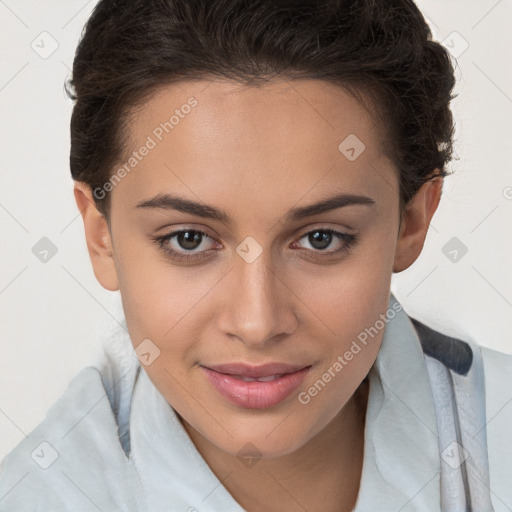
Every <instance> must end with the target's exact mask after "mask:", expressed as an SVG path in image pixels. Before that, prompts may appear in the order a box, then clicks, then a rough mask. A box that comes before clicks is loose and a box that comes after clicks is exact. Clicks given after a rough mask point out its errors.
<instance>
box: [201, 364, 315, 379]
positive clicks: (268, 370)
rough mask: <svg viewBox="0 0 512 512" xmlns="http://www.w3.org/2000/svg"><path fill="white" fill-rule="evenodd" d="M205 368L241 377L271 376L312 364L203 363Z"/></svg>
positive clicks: (292, 371) (291, 371) (294, 370)
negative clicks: (207, 364) (253, 364)
mask: <svg viewBox="0 0 512 512" xmlns="http://www.w3.org/2000/svg"><path fill="white" fill-rule="evenodd" d="M202 366H204V367H205V368H209V369H210V370H213V371H216V372H219V373H227V374H229V375H240V376H241V377H252V378H257V377H269V376H271V375H284V374H286V373H294V372H297V371H299V370H302V369H304V368H307V367H309V366H311V365H305V364H288V363H267V364H262V365H260V366H252V365H248V364H245V363H228V364H219V365H209V366H206V365H202Z"/></svg>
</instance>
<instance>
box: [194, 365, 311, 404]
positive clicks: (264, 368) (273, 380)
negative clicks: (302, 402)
mask: <svg viewBox="0 0 512 512" xmlns="http://www.w3.org/2000/svg"><path fill="white" fill-rule="evenodd" d="M200 368H201V370H203V372H204V373H205V375H206V377H207V379H208V381H209V382H210V383H211V384H212V385H213V387H214V388H215V389H216V390H217V391H218V392H219V393H220V394H221V395H222V396H224V397H225V398H227V399H228V400H229V401H230V402H232V403H234V404H235V405H238V406H239V407H244V408H249V409H266V408H269V407H272V406H274V405H277V404H278V403H280V402H282V401H283V400H284V399H285V398H286V397H287V396H289V395H290V394H291V393H292V392H293V391H295V390H296V389H297V388H298V387H299V386H300V385H301V383H302V382H303V380H304V378H305V377H306V374H307V373H308V371H309V369H310V368H311V365H310V366H304V365H290V364H285V363H268V364H265V365H261V366H249V365H246V364H242V363H233V364H223V365H215V366H213V365H210V366H208V367H206V366H201V367H200ZM244 379H247V380H244Z"/></svg>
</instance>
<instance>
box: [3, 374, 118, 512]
mask: <svg viewBox="0 0 512 512" xmlns="http://www.w3.org/2000/svg"><path fill="white" fill-rule="evenodd" d="M125 465H126V457H125V453H124V451H123V450H122V447H121V445H120V440H119V436H118V425H117V422H116V416H115V414H114V411H113V410H112V406H111V402H110V400H109V396H108V394H107V390H106V389H105V378H104V376H103V375H102V373H101V371H100V370H99V369H98V368H95V367H92V366H89V367H86V368H84V369H82V370H81V371H80V372H79V373H78V374H77V375H76V376H75V377H74V378H73V380H72V381H71V383H70V384H69V386H68V388H67V389H66V391H65V392H64V393H63V395H62V396H61V397H60V398H59V399H58V400H57V402H55V403H54V404H53V405H52V407H51V408H50V409H49V410H48V412H47V414H46V416H45V418H44V420H43V421H42V422H41V423H40V424H39V425H38V426H37V427H36V428H35V429H34V430H33V431H32V432H30V434H29V435H28V436H26V437H25V439H23V440H22V441H21V442H20V443H19V444H18V445H17V446H16V447H15V448H14V449H13V450H12V451H11V452H10V453H9V454H8V455H7V456H6V457H5V458H4V459H3V460H2V462H1V463H0V500H1V501H0V505H1V506H0V508H1V507H3V506H5V507H7V508H6V510H9V511H12V512H18V511H19V512H21V511H24V512H30V511H32V510H42V508H40V507H41V506H44V507H43V508H44V509H45V510H54V511H60V510H72V509H80V506H76V507H73V506H72V504H73V503H75V504H77V505H78V504H79V503H82V501H81V500H86V501H88V502H89V504H90V501H89V500H90V499H92V500H93V501H94V498H96V499H97V500H98V501H99V502H101V503H104V504H106V505H109V506H110V505H112V503H108V502H106V501H105V497H104V496H100V495H99V494H98V492H99V488H101V483H102V481H103V478H104V477H105V476H106V474H105V469H106V468H107V467H108V468H109V471H110V468H111V471H110V473H111V474H112V475H115V474H116V472H118V474H119V475H121V474H122V473H123V472H124V471H125V469H124V466H125ZM99 470H101V471H99ZM84 489H85V490H84ZM86 498H87V499H86ZM84 503H85V502H84ZM68 505H69V507H68ZM2 510H4V509H3V508H2Z"/></svg>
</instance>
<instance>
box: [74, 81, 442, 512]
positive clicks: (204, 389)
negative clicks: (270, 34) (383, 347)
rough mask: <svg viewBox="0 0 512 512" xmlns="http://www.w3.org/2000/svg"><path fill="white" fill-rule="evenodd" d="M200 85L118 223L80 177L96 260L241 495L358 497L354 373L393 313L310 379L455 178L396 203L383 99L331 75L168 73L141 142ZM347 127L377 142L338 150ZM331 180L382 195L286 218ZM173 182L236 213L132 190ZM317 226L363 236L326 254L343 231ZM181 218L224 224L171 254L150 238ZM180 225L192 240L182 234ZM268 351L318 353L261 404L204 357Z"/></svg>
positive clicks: (342, 501)
mask: <svg viewBox="0 0 512 512" xmlns="http://www.w3.org/2000/svg"><path fill="white" fill-rule="evenodd" d="M190 96H194V97H195V98H196V99H197V101H198V105H197V106H196V107H195V108H194V109H193V110H192V111H191V113H190V114H188V115H187V116H185V118H184V119H182V120H180V123H179V124H178V125H177V126H175V128H174V129H173V131H172V132H170V133H169V134H166V135H165V136H164V138H163V140H162V141H161V142H160V143H159V144H158V145H157V147H156V148H154V149H153V150H152V151H150V153H149V154H148V155H147V156H146V157H144V159H143V160H142V161H141V162H140V163H138V165H137V167H136V169H135V170H133V171H132V172H131V173H130V174H128V175H127V176H126V177H125V178H124V179H123V180H122V181H121V182H120V183H119V184H117V185H116V187H115V188H114V190H113V191H112V193H111V215H110V229H109V225H108V223H107V221H106V219H105V218H104V217H103V216H102V215H101V214H100V213H99V212H98V210H97V209H96V207H95V205H94V201H93V199H92V195H91V191H90V190H89V188H88V187H87V186H86V185H84V184H83V183H76V184H75V191H74V193H75V198H76V202H77V205H78V207H79V209H80V211H81V213H82V217H83V221H84V226H85V234H86V238H87V246H88V250H89V254H90V257H91V260H92V264H93V269H94V273H95V275H96V277H97V279H98V281H99V282H100V283H101V285H102V286H103V287H104V288H106V289H107V290H120V292H121V296H122V301H123V307H124V312H125V316H126V321H127V325H128V329H129V332H130V336H131V339H132V342H133V345H134V347H137V346H138V345H139V343H141V342H142V340H144V339H147V338H149V339H150V340H151V341H152V342H153V343H154V344H155V345H156V346H158V348H159V349H160V351H161V353H160V356H159V357H158V358H156V359H155V360H154V362H153V363H152V364H151V365H149V366H146V367H144V370H145V371H146V372H147V373H148V375H149V377H150V379H151V380H152V382H153V383H154V385H155V386H156V387H157V389H158V390H159V391H160V392H161V393H162V395H163V396H164V397H165V398H166V399H167V401H168V402H169V403H170V404H171V405H172V406H173V408H174V409H175V410H176V412H177V413H178V414H179V417H180V419H181V421H182V424H183V426H184V427H185V429H186V430H187V432H188V434H189V435H190V437H191V439H192V440H193V442H194V444H195V445H196V447H197V449H198V450H199V452H200V453H201V454H202V456H203V457H204V459H205V460H206V461H207V463H208V464H209V465H210V467H211V468H212V470H213V471H214V472H215V473H216V475H217V476H218V477H219V479H221V481H222V483H223V485H224V486H225V487H226V488H227V489H228V491H229V492H230V493H231V494H232V496H233V497H234V498H235V499H236V500H237V501H238V502H239V503H240V504H241V506H242V507H244V508H245V509H246V510H248V511H249V512H262V511H265V512H273V511H277V510H287V511H289V512H294V511H299V510H300V511H303V510H304V509H306V510H309V511H316V510H322V511H324V512H325V511H332V512H334V511H336V512H340V511H345V510H346V511H349V510H352V509H353V507H354V504H355V502H356V499H357V493H358V489H359V482H360V477H361V467H362V458H363V452H364V421H365V417H364V415H365V411H366V404H367V397H368V386H367V382H364V383H363V384H362V386H361V388H360V391H359V392H358V393H357V394H355V391H356V389H357V388H358V387H359V386H360V384H361V382H362V381H363V379H364V378H365V376H366V375H367V373H368V371H369V370H370V368H371V366H372V364H373V362H374V361H375V358H376V356H377V353H378V351H379V348H380V344H381V341H382V335H383V333H384V331H383V330H381V331H380V332H379V334H378V335H376V336H375V337H374V338H373V339H372V340H371V342H370V343H368V344H367V346H365V347H364V348H363V350H362V351H361V352H360V353H359V354H357V356H354V358H353V359H352V360H351V361H350V362H349V363H348V364H347V366H346V367H345V368H344V369H343V371H342V372H340V373H339V374H337V375H336V377H335V378H333V379H332V380H331V382H329V383H328V384H327V385H326V386H325V388H324V389H323V390H322V391H321V392H320V393H318V395H317V396H315V397H314V398H312V399H311V401H310V402H309V403H308V404H306V405H304V404H302V403H300V402H299V400H298V399H297V395H298V393H299V392H302V391H307V390H308V389H309V388H310V387H311V386H312V385H313V383H314V382H316V381H317V380H318V379H319V378H321V377H322V374H324V373H325V372H326V371H327V369H328V368H329V367H331V366H332V364H333V363H334V361H336V360H337V357H338V356H339V355H342V354H344V353H345V352H346V351H347V350H348V348H349V347H350V345H351V343H352V341H353V340H355V339H357V335H358V334H359V333H360V332H362V331H364V329H365V328H367V327H369V326H372V325H374V324H375V322H376V320H377V319H378V318H379V315H381V314H383V313H384V314H385V312H386V310H387V308H388V302H389V297H390V282H391V275H392V273H393V272H401V271H403V270H405V269H406V268H408V267H409V266H410V265H411V264H412V263H413V262H414V261H415V260H416V259H417V257H418V256H419V254H420V252H421V250H422V247H423V244H424V241H425V237H426V233H427V229H428V226H429V224H430V221H431V218H432V216H433V215H434V213H435V210H436V208H437V206H438V203H439V200H440V197H441V192H442V178H441V177H439V178H436V179H435V180H433V181H431V182H429V183H426V184H425V185H424V186H423V187H422V188H421V189H420V191H419V192H418V193H417V194H416V196H415V197H414V198H413V200H412V201H411V202H410V203H409V204H408V205H407V206H406V208H405V209H404V211H403V212H400V211H399V185H398V184H399V181H398V176H397V172H396V170H395V168H394V167H393V165H392V163H391V162H390V161H389V160H388V159H387V157H386V156H385V155H384V153H383V151H382V148H383V141H382V140H381V139H380V138H379V133H382V131H379V130H378V129H377V125H376V123H375V122H374V117H373V116H372V115H371V112H370V111H368V110H367V109H366V108H364V107H363V106H362V105H361V104H360V103H359V102H358V101H356V100H355V99H354V98H353V97H352V96H350V95H349V94H348V93H347V92H345V91H344V90H343V89H342V88H339V87H335V86H333V85H330V84H327V83H324V82H321V81H317V80H301V81H294V82H290V81H287V80H284V79H282V80H281V79H280V80H275V81H274V82H272V83H269V84H265V85H264V86H261V87H259V88H258V87H249V86H243V85H240V84H236V83H234V82H230V81H202V82H183V83H181V84H179V86H176V85H173V86H168V87H165V88H163V89H161V90H160V91H159V92H158V93H157V94H155V95H154V96H152V97H151V98H150V99H149V100H148V101H147V102H146V103H145V104H144V105H143V106H142V107H141V108H140V109H138V110H137V112H136V114H134V116H133V118H132V119H131V122H130V125H129V126H130V139H131V146H130V147H131V150H135V149H136V148H139V147H140V146H141V145H142V144H143V143H144V141H145V140H146V138H147V136H148V135H150V134H151V133H152V131H153V130H154V129H155V127H156V126H158V125H159V124H160V123H161V122H163V121H165V120H166V119H168V118H169V116H170V115H171V114H172V112H173V111H174V109H175V108H179V107H180V106H181V105H183V104H184V103H186V102H187V99H188V98H189V97H190ZM350 134H356V135H357V137H358V138H359V139H360V140H361V141H363V142H364V144H365V146H366V149H365V151H364V152H363V153H362V154H361V155H360V156H359V157H358V158H357V159H356V160H354V161H349V160H348V159H347V158H346V157H345V156H344V155H343V154H342V153H341V152H340V151H339V150H338V146H339V144H340V142H342V141H343V140H344V139H345V138H346V137H347V136H348V135H350ZM334 192H345V193H351V194H359V195H365V196H369V197H370V198H372V199H373V200H374V201H375V204H373V205H370V206H368V205H350V206H345V207H342V208H337V209H334V210H331V211H328V212H324V213H320V214H316V215H314V216H311V217H307V218H303V219H301V220H298V221H294V222H289V221H288V220H287V219H286V218H285V215H286V214H287V212H288V211H289V210H290V209H291V208H294V207H298V206H306V205H310V204H312V203H316V202H318V201H320V200H321V199H325V197H327V196H331V195H333V193H334ZM162 193H168V194H172V195H176V196H180V197H183V198H186V199H190V200H193V201H198V202H201V203H205V204H208V205H212V206H215V207H217V208H219V209H222V210H224V211H225V212H226V213H227V215H228V216H229V218H230V219H231V221H232V225H229V226H228V225H226V224H224V223H223V222H221V221H219V220H213V219H205V218H203V217H200V216H197V215H193V214H190V213H184V212H179V211H176V210H173V209H162V208H161V209H153V208H137V207H136V205H137V204H138V203H139V202H140V201H142V200H146V199H150V198H153V197H154V196H156V195H157V194H162ZM400 218H401V223H400ZM320 228H324V229H325V228H332V229H335V230H337V231H339V232H342V233H352V234H356V235H357V236H358V240H357V241H356V242H355V244H354V245H353V246H352V247H350V248H349V249H348V250H347V251H346V252H344V253H342V254H339V255H336V254H333V255H325V252H329V251H334V250H336V249H339V248H341V247H343V245H344V243H345V242H343V240H338V239H337V238H336V237H332V241H331V243H330V245H328V246H327V247H326V248H322V246H321V245H320V244H318V243H316V244H315V241H314V240H311V238H308V236H307V235H308V233H310V232H311V231H315V230H316V229H320ZM180 229H190V230H193V229H200V230H203V231H206V232H207V233H208V235H209V237H211V238H208V237H204V238H202V239H201V238H200V239H199V241H200V243H199V241H198V243H197V244H196V247H197V248H194V249H189V250H188V252H189V254H190V252H192V253H196V254H197V253H199V254H201V253H202V254H203V256H204V257H202V258H199V259H198V260H196V261H194V262H192V263H186V262H179V261H173V260H172V259H171V257H170V256H169V255H166V254H165V253H164V252H163V249H162V248H160V247H159V246H158V245H157V244H156V243H155V242H154V241H153V239H152V237H154V236H156V235H166V234H169V233H172V232H174V231H176V230H180ZM248 236H251V237H252V238H254V239H255V240H256V241H257V243H258V244H259V245H260V246H261V249H262V253H261V254H260V255H259V257H258V258H256V259H255V260H254V261H253V262H251V263H248V262H247V261H245V260H244V259H242V258H241V257H240V256H239V255H238V253H237V252H236V248H237V247H238V246H239V244H240V243H241V242H242V241H243V240H244V239H245V238H246V237H248ZM167 243H168V244H170V245H171V247H172V248H173V249H175V250H177V251H179V252H182V253H186V252H187V249H186V248H183V246H180V245H179V244H178V241H177V238H176V237H174V239H173V240H172V241H168V242H167ZM189 247H190V246H189ZM209 249H213V250H212V251H210V254H209V255H205V254H204V251H208V250H209ZM314 254H317V255H319V258H318V259H314ZM322 255H323V256H322ZM270 361H278V362H289V363H301V364H304V365H306V364H311V365H313V366H312V368H311V370H310V372H309V374H308V375H307V377H306V380H305V381H304V383H303V384H302V385H301V387H300V388H299V389H298V390H297V392H294V393H292V395H290V396H289V397H288V398H287V399H285V400H284V401H283V402H281V403H280V404H278V405H277V406H274V407H271V408H268V409H260V410H255V409H244V408H241V407H238V406H236V405H234V404H231V403H230V402H228V401H227V400H226V399H225V398H224V397H222V396H221V395H219V394H218V392H217V391H216V390H215V389H213V388H212V387H211V385H210V384H209V382H208V381H207V380H206V379H205V377H204V375H203V373H202V371H201V369H200V368H199V364H204V365H208V364H210V365H213V364H220V363H228V362H246V363H248V364H253V365H257V364H263V363H266V362H270ZM191 397H193V399H192V398H191ZM247 443H252V445H254V446H255V447H256V448H257V449H258V450H259V452H260V453H261V458H260V459H259V460H257V463H256V464H254V465H252V466H248V465H246V464H245V463H244V462H243V461H242V460H241V458H239V457H238V456H237V454H238V453H239V451H240V450H241V449H242V448H243V447H244V446H246V444H247Z"/></svg>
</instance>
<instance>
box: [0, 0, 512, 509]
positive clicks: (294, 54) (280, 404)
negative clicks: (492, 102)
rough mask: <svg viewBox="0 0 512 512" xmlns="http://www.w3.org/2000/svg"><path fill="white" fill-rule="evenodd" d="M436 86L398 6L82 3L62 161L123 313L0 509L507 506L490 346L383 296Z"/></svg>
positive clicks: (409, 16) (435, 152)
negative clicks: (451, 333)
mask: <svg viewBox="0 0 512 512" xmlns="http://www.w3.org/2000/svg"><path fill="white" fill-rule="evenodd" d="M453 85H454V77H453V68H452V65H451V62H450V59H449V57H448V54H447V52H446V51H445V50H444V49H443V48H442V46H441V45H439V44H438V43H436V42H433V41H432V40H431V34H430V31H429V29H428V26H427V25H426V23H425V21H424V19H423V17H422V15H421V14H420V12H419V11H418V9H417V7H416V6H415V5H414V3H413V2H412V1H408V0H400V1H395V2H383V1H371V0H364V1H361V0H359V1H357V2H356V1H344V2H341V1H335V0H332V1H327V0H326V1H322V2H313V1H311V0H308V1H306V0H303V1H294V2H291V1H290V2H288V1H284V0H283V1H278V2H276V1H270V0H258V1H254V0H253V1H250V2H249V1H247V0H216V1H210V2H206V1H204V0H201V1H200V0H197V1H191V0H160V1H158V2H142V1H136V0H133V1H126V2H123V3H121V2H112V1H110V2H109V1H106V0H101V1H100V2H99V3H98V4H97V6H96V8H95V9H94V12H93V14H92V16H91V18H90V19H89V21H88V23H87V25H86V31H85V33H84V34H83V37H82V39H81V41H80V44H79V46H78V49H77V52H76V55H75V60H74V65H73V79H72V81H71V83H70V84H69V86H70V87H69V93H70V95H71V96H72V98H73V99H74V100H75V101H76V104H75V106H74V111H73V115H72V119H71V158H70V163H71V172H72V176H73V178H74V180H75V190H74V194H75V199H76V202H77V206H78V208H79V210H80V212H81V214H82V218H83V221H84V227H85V236H86V240H87V246H88V250H89V254H90V257H91V261H92V265H93V268H94V273H95V275H96V277H97V279H98V281H99V282H100V283H101V285H102V286H103V287H104V288H106V289H107V290H111V291H117V290H119V291H120V295H121V299H122V308H123V313H124V317H125V319H126V322H125V325H123V329H124V330H123V329H120V330H119V331H117V332H115V333H112V334H111V336H110V338H109V341H108V345H107V348H106V351H105V354H104V357H103V358H102V359H101V360H100V361H98V362H97V364H95V365H92V366H90V367H87V368H85V369H84V370H83V371H82V372H81V373H80V374H79V375H77V377H75V379H74V380H73V382H72V383H71V384H70V386H69V388H68V390H67V391H66V393H65V394H64V395H63V397H62V398H61V399H60V400H59V401H58V402H57V403H56V404H55V405H54V406H53V408H52V409H51V410H50V411H49V413H48V415H47V417H46V418H45V420H44V421H43V422H42V423H41V424H40V425H39V426H38V427H37V428H36V429H35V430H34V431H33V432H32V433H31V435H30V436H29V437H28V438H27V439H25V440H24V441H23V442H22V443H20V445H18V446H17V447H16V448H15V449H14V450H13V451H12V452H11V453H10V454H9V455H8V456H7V457H6V459H4V461H3V463H2V473H1V478H0V497H1V500H2V501H0V507H4V508H3V509H5V510H9V511H21V510H23V511H30V510H52V511H60V510H73V511H76V510H103V511H110V510H123V511H125V510H129V511H132V510H133V511H138V510H141V511H151V512H157V511H189V512H192V511H222V512H226V511H241V510H247V511H249V512H261V511H265V512H274V511H283V510H285V511H287V512H293V511H303V510H309V511H316V510H322V511H329V512H331V511H332V512H344V511H351V510H356V511H361V512H362V511H367V510H372V511H373V510H379V511H388V510H389V511H398V510H402V511H412V510H425V511H430V512H431V511H433V510H443V511H469V510H475V511H491V510H496V511H498V510H509V509H510V508H511V507H512V494H511V491H510V488H509V485H507V474H508V475H510V471H511V469H512V467H511V463H510V460H511V459H510V455H512V454H511V453H510V448H509V446H508V445H507V443H506V440H507V436H508V435H509V431H510V426H511V425H512V417H511V415H512V413H511V412H510V411H509V410H507V408H506V405H507V403H508V400H511V399H512V392H511V389H512V378H511V376H510V375H511V374H512V373H511V371H510V370H511V369H512V358H511V357H510V356H506V355H504V354H500V353H498V352H495V351H492V350H489V349H485V348H482V347H478V346H476V345H474V344H472V343H468V342H465V341H462V340H457V339H453V338H449V337H448V336H445V335H443V334H442V333H439V332H436V331H435V330H432V329H431V328H429V327H428V326H425V325H423V324H421V323H420V322H418V321H417V320H415V319H413V318H411V317H409V316H408V315H407V314H406V313H405V311H404V310H403V308H402V306H401V304H400V303H399V302H398V301H397V300H396V298H395V297H394V296H393V295H392V294H391V293H390V280H391V275H392V273H394V272H401V271H403V270H405V269H406V268H408V267H410V266H411V265H412V264H413V263H414V261H415V260H416V259H417V258H418V256H419V254H420V253H421V250H422V247H423V244H424V241H425V237H426V233H427V230H428V227H429V224H430V220H431V219H432V216H433V215H434V213H435V211H436V208H437V206H438V204H439V201H440V197H441V192H442V184H443V178H444V177H445V176H446V175H447V174H448V172H447V170H446V165H447V163H448V162H449V160H450V156H451V150H452V135H453V121H452V116H451V112H450V109H449V102H450V100H451V91H452V88H453ZM134 355H135V356H136V357H134ZM484 379H485V380H484ZM487 427H489V428H487ZM507 472H508V473H507Z"/></svg>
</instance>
